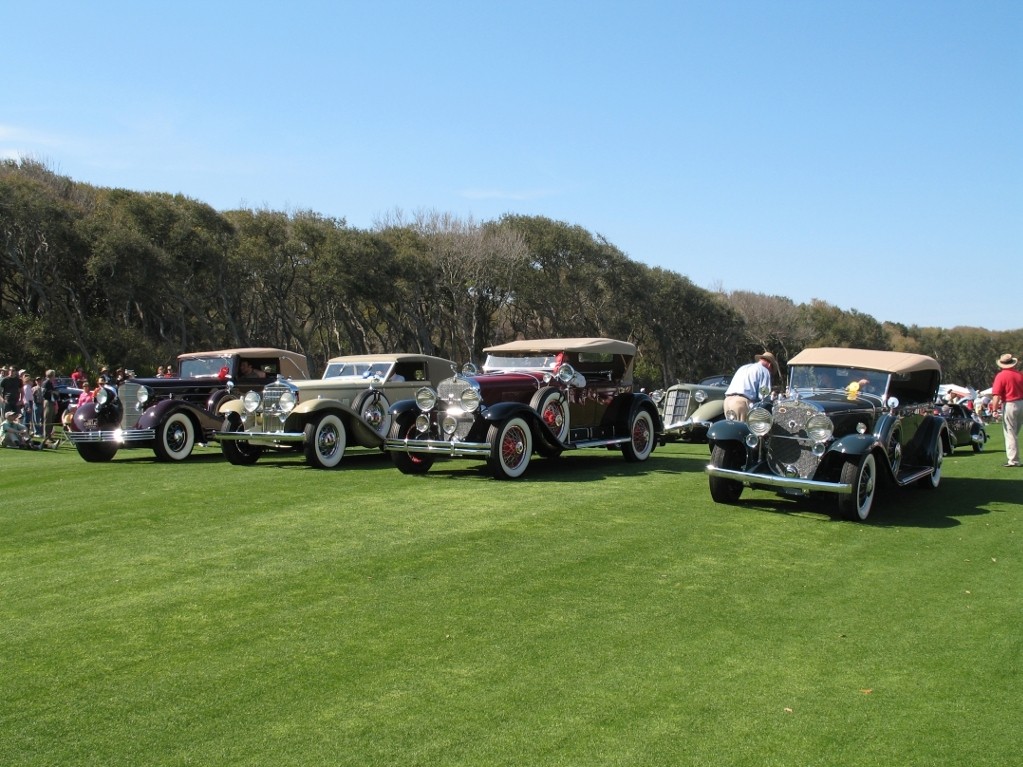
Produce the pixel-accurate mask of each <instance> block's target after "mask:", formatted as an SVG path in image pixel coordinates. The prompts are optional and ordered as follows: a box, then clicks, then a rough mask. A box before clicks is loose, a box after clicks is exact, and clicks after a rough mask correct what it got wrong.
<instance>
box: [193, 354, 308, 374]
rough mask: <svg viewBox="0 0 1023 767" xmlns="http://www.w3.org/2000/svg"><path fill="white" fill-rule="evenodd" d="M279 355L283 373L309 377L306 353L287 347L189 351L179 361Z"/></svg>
mask: <svg viewBox="0 0 1023 767" xmlns="http://www.w3.org/2000/svg"><path fill="white" fill-rule="evenodd" d="M236 354H237V355H239V356H241V357H254V358H255V357H279V358H280V361H281V363H280V367H281V374H282V375H284V376H285V377H286V378H308V377H309V362H308V360H306V357H305V355H304V354H299V353H297V352H289V351H288V350H287V349H274V348H272V347H269V346H246V347H243V348H241V349H219V350H217V351H210V352H189V353H188V354H179V355H178V362H180V361H181V360H193V359H199V358H200V357H233V356H235V355H236Z"/></svg>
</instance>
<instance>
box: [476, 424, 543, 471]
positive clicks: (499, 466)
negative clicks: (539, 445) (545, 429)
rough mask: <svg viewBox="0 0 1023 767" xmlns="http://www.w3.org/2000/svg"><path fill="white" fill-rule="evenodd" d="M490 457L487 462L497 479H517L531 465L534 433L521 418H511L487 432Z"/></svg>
mask: <svg viewBox="0 0 1023 767" xmlns="http://www.w3.org/2000/svg"><path fill="white" fill-rule="evenodd" d="M487 442H489V443H490V458H489V459H488V461H487V463H488V465H489V466H490V471H491V473H492V474H493V475H494V477H496V478H497V479H517V478H518V477H521V476H522V475H523V474H524V473H525V471H526V467H527V466H528V465H529V458H530V456H531V455H532V453H533V433H532V432H531V431H530V430H529V424H527V423H526V422H525V421H524V420H522V419H521V418H509V419H508V420H507V421H504V422H502V423H499V424H495V425H494V426H491V427H490V431H489V432H487Z"/></svg>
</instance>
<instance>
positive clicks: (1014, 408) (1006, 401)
mask: <svg viewBox="0 0 1023 767" xmlns="http://www.w3.org/2000/svg"><path fill="white" fill-rule="evenodd" d="M995 364H996V365H998V367H1000V368H1001V370H999V371H998V373H997V374H996V375H995V382H994V383H993V384H991V409H992V410H997V409H998V406H999V405H1001V407H1002V429H1003V430H1004V431H1005V457H1006V459H1007V460H1006V463H1005V465H1006V466H1019V428H1020V426H1021V425H1023V373H1020V372H1019V371H1018V370H1017V369H1016V366H1017V365H1018V364H1019V360H1018V359H1016V358H1015V357H1013V356H1012V355H1011V354H1003V355H1002V356H1001V357H999V358H998V361H997V362H996V363H995Z"/></svg>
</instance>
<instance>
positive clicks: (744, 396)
mask: <svg viewBox="0 0 1023 767" xmlns="http://www.w3.org/2000/svg"><path fill="white" fill-rule="evenodd" d="M725 396H726V397H742V398H743V399H745V400H749V401H750V402H752V401H753V399H752V398H751V397H747V396H746V395H745V394H739V393H738V392H732V393H731V394H726V395H725Z"/></svg>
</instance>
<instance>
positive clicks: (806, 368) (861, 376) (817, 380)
mask: <svg viewBox="0 0 1023 767" xmlns="http://www.w3.org/2000/svg"><path fill="white" fill-rule="evenodd" d="M789 382H790V386H791V388H792V389H793V390H796V389H813V390H820V391H843V392H848V391H849V387H850V385H851V384H856V389H857V391H859V393H861V394H874V395H876V396H878V397H880V396H883V395H884V393H885V389H886V388H887V386H888V374H887V373H880V372H878V371H876V370H863V369H862V368H844V367H834V366H831V365H795V366H793V367H791V368H789Z"/></svg>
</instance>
